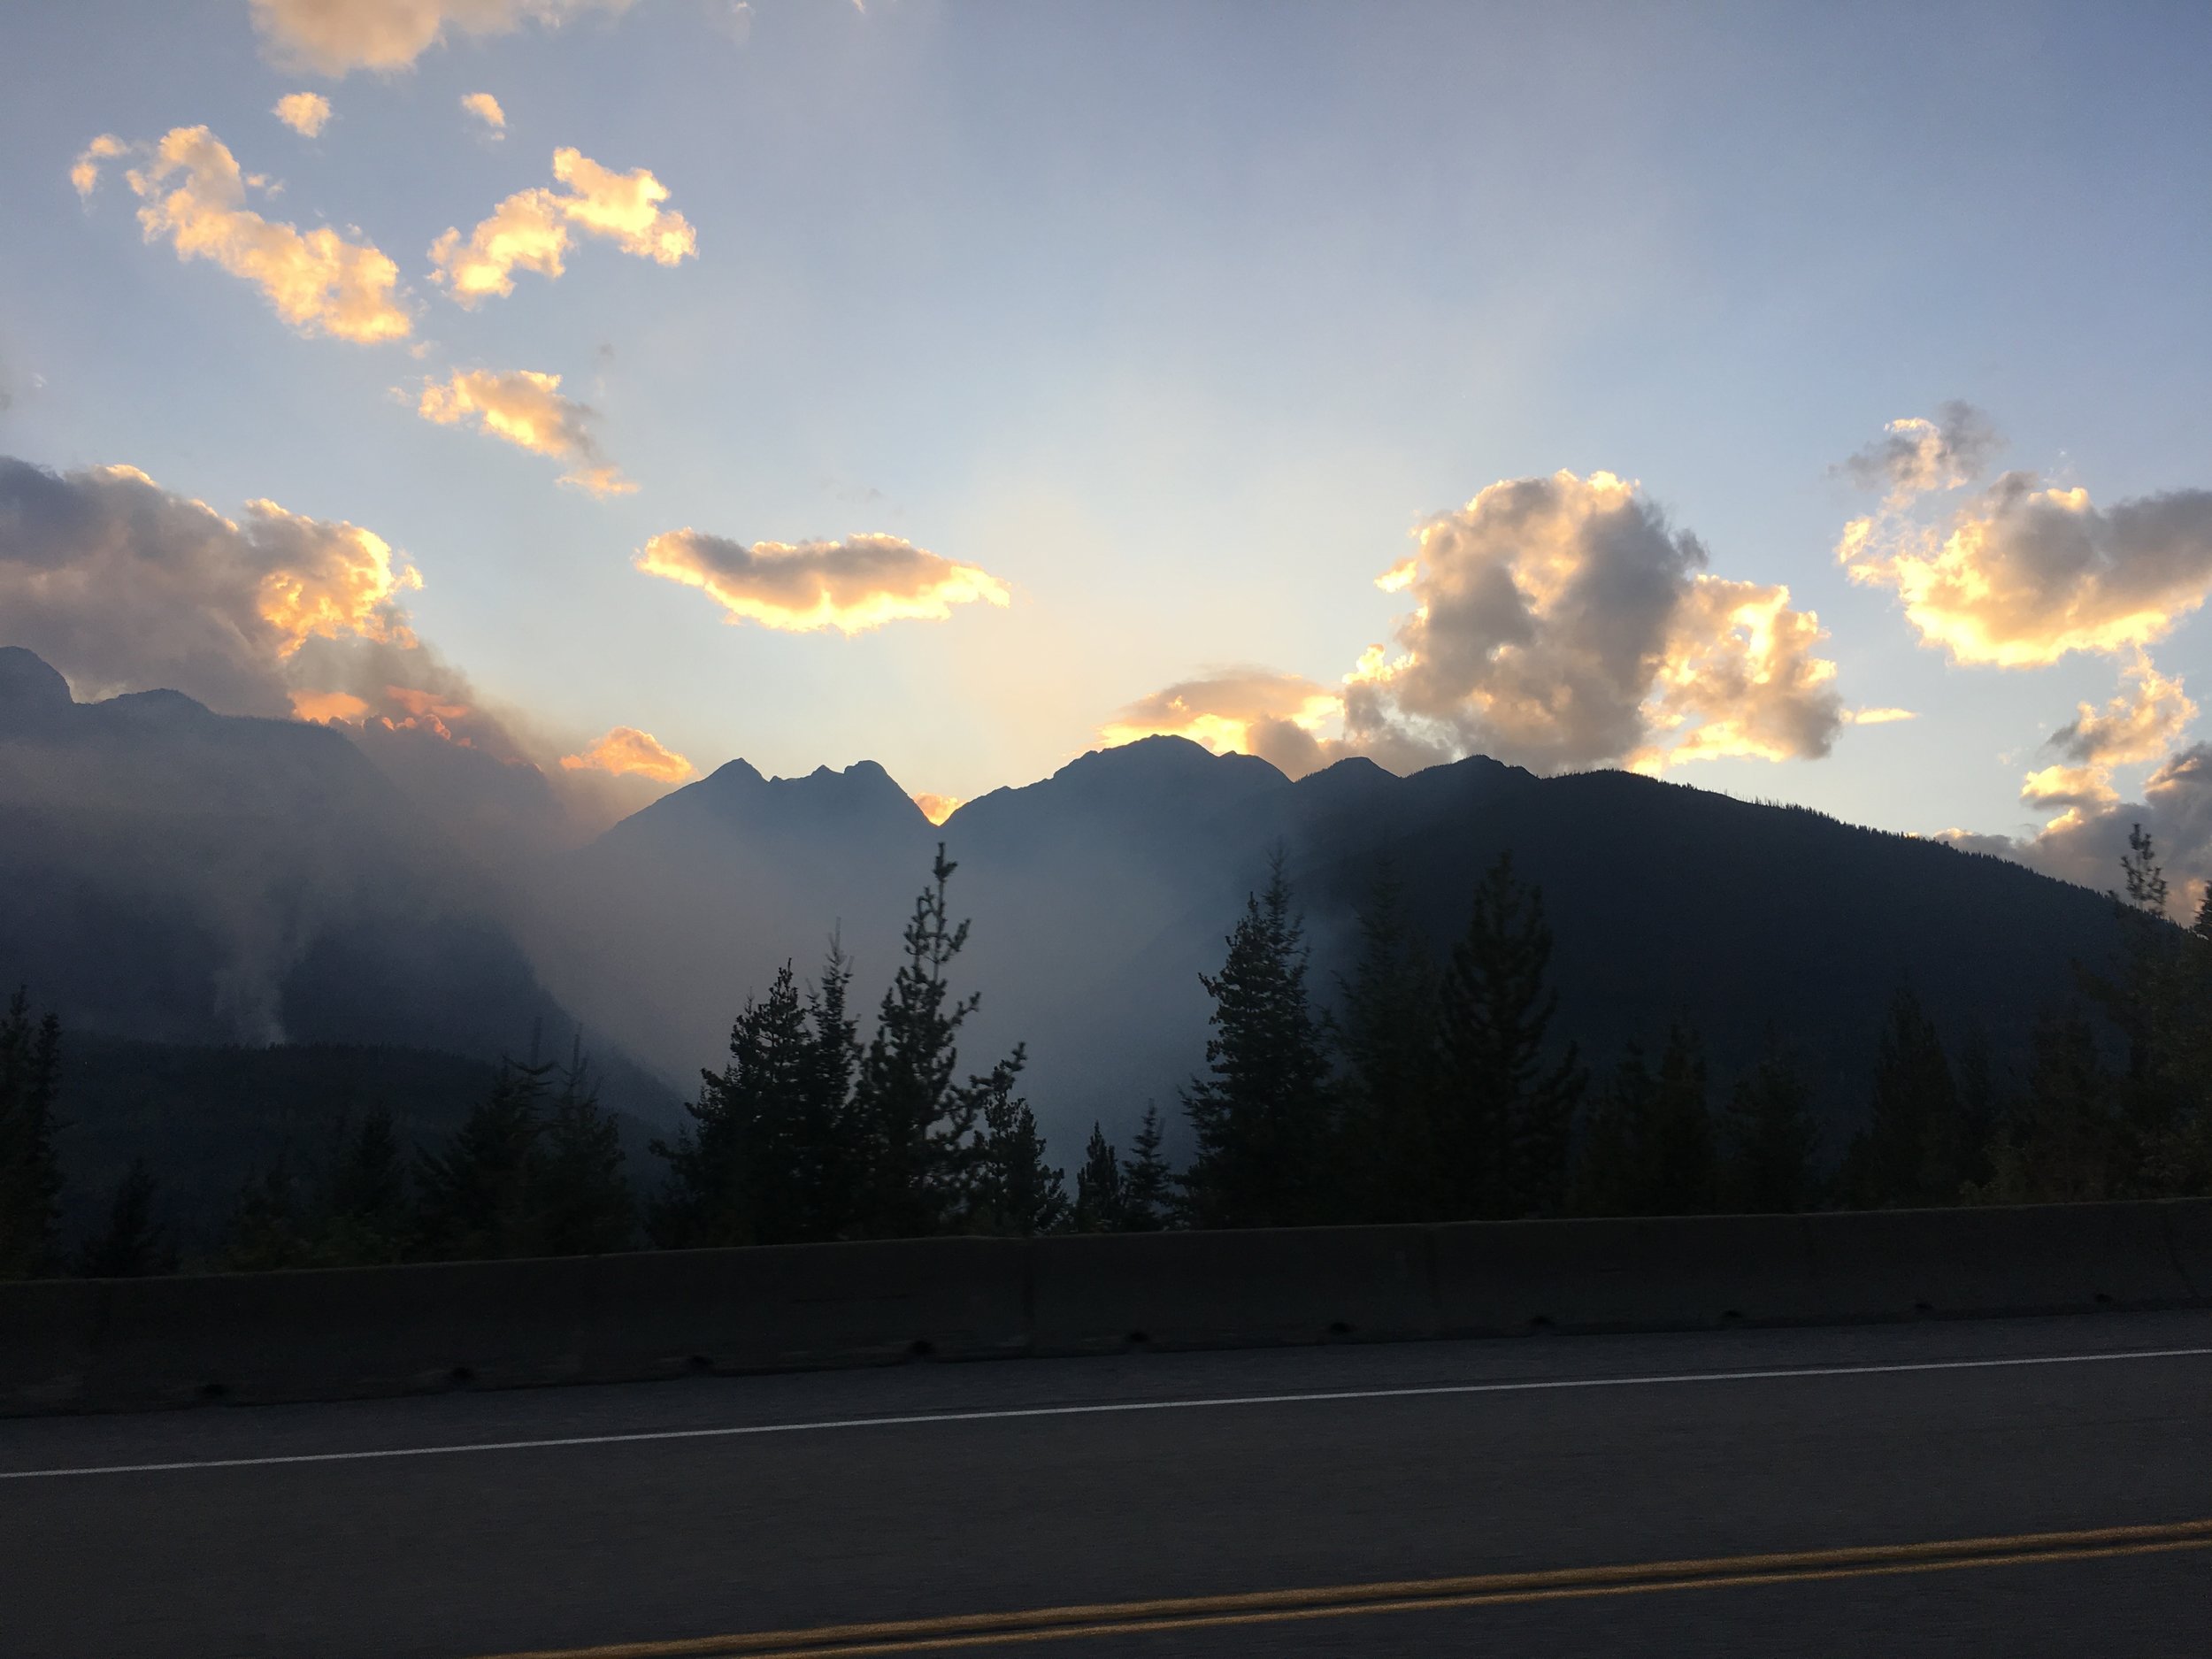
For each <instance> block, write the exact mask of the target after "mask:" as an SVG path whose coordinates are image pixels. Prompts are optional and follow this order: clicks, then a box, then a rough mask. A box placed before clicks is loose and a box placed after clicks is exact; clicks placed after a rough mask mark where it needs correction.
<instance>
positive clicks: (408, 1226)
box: [321, 1107, 414, 1267]
mask: <svg viewBox="0 0 2212 1659" xmlns="http://www.w3.org/2000/svg"><path fill="white" fill-rule="evenodd" d="M328 1189H329V1196H328V1201H327V1202H326V1206H325V1210H326V1216H325V1217H324V1225H323V1229H322V1232H323V1238H322V1240H321V1244H322V1255H323V1256H324V1257H325V1259H326V1261H327V1262H328V1263H329V1264H330V1265H332V1266H334V1267H369V1266H374V1265H377V1264H379V1263H388V1262H398V1261H403V1260H404V1259H405V1257H406V1254H407V1249H408V1245H409V1243H410V1241H411V1237H412V1234H413V1233H414V1216H413V1213H412V1211H411V1209H410V1206H409V1203H408V1192H407V1163H406V1157H405V1155H404V1153H403V1151H402V1149H401V1147H400V1141H399V1134H398V1132H397V1131H396V1129H395V1128H394V1127H393V1125H392V1114H391V1112H390V1110H388V1108H385V1107H378V1108H376V1109H375V1110H372V1111H370V1112H368V1113H367V1114H366V1115H365V1116H364V1117H363V1118H362V1119H361V1122H360V1124H359V1125H358V1126H357V1127H354V1128H352V1129H350V1130H349V1129H347V1128H346V1127H345V1126H344V1125H340V1130H339V1135H338V1147H337V1151H336V1155H335V1156H334V1158H333V1159H332V1161H331V1164H330V1178H329V1183H328Z"/></svg>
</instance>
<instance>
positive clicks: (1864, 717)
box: [1843, 709, 1920, 726]
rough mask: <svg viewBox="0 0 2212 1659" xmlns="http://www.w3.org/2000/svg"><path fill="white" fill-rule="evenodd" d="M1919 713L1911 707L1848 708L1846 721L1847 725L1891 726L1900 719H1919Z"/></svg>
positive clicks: (1845, 712)
mask: <svg viewBox="0 0 2212 1659" xmlns="http://www.w3.org/2000/svg"><path fill="white" fill-rule="evenodd" d="M1843 718H1844V723H1845V724H1846V725H1847V726H1891V725H1894V724H1895V723H1896V722H1897V721H1899V720H1917V719H1918V718H1920V716H1919V714H1918V713H1917V712H1916V710H1911V709H1846V710H1844V711H1843Z"/></svg>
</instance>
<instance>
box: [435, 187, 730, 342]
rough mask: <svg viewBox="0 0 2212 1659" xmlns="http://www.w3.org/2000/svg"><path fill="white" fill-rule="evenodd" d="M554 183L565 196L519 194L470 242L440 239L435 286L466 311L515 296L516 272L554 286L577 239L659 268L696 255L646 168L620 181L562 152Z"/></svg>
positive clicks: (687, 231) (453, 235)
mask: <svg viewBox="0 0 2212 1659" xmlns="http://www.w3.org/2000/svg"><path fill="white" fill-rule="evenodd" d="M553 177H554V178H555V180H557V181H558V182H559V183H560V184H561V185H562V186H563V187H564V188H562V189H560V190H549V189H546V188H543V187H542V186H538V187H534V188H530V189H527V190H520V191H518V192H516V193H515V194H514V195H513V196H509V197H508V198H507V199H506V200H505V201H503V202H502V203H500V204H499V205H498V206H497V207H495V208H494V209H493V210H492V211H491V216H490V217H489V218H488V219H484V220H482V221H481V222H480V223H479V224H478V225H477V227H475V228H474V229H473V230H472V231H471V232H470V233H469V234H468V235H467V236H466V237H465V238H464V237H463V236H462V234H461V233H460V232H459V231H458V230H448V231H447V232H446V233H445V234H443V235H442V236H440V237H439V238H438V240H437V241H436V242H434V243H432V244H431V248H430V262H431V264H432V265H433V266H434V267H435V269H434V273H433V276H434V280H436V281H438V282H439V283H441V284H442V285H443V286H444V288H445V289H446V291H447V292H448V293H449V294H450V295H452V296H453V297H454V298H455V299H457V300H458V301H459V302H460V303H462V304H464V305H474V304H475V303H477V302H478V301H480V300H482V299H485V298H487V297H488V296H492V295H495V294H499V295H503V294H511V293H513V292H514V291H515V279H514V273H515V272H517V271H518V270H522V271H533V272H535V273H537V274H538V275H540V276H542V277H545V278H547V279H548V280H550V279H552V278H556V277H558V276H559V275H560V274H561V273H563V272H564V271H565V270H566V269H567V266H566V265H565V263H564V259H565V255H566V254H567V252H568V248H569V240H570V235H571V234H572V233H574V234H578V235H584V236H596V237H599V238H601V239H602V240H604V241H607V242H612V243H614V245H615V246H616V247H618V248H619V249H620V250H622V251H623V252H624V253H626V254H631V255H634V256H635V257H638V258H641V259H650V260H652V261H654V262H655V263H656V264H658V265H680V264H681V263H682V262H683V261H684V260H685V259H687V258H689V257H692V256H693V255H695V254H696V253H697V252H698V251H699V240H698V235H697V234H696V233H695V231H694V230H693V229H692V227H691V225H690V223H689V222H688V221H687V220H686V219H685V218H684V216H683V215H682V214H681V213H677V212H672V211H669V210H668V209H666V208H664V207H663V206H662V205H661V204H662V203H664V202H665V201H666V200H667V199H668V187H667V186H666V185H664V184H663V183H662V182H661V181H660V180H658V179H657V178H655V177H654V176H653V175H652V174H651V173H649V172H648V171H647V170H646V169H644V168H643V167H638V168H635V169H633V170H632V171H631V172H628V173H616V172H614V171H612V170H611V169H610V168H607V167H603V166H601V165H599V164H598V163H597V162H595V161H594V160H592V159H591V158H590V157H588V156H585V155H583V154H581V153H580V152H579V151H577V150H555V151H554V152H553Z"/></svg>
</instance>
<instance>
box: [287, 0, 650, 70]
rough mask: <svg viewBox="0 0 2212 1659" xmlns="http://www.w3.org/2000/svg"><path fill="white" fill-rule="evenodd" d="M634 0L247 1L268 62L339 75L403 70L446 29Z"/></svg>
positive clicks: (484, 30) (488, 31) (478, 27)
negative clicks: (371, 70)
mask: <svg viewBox="0 0 2212 1659" xmlns="http://www.w3.org/2000/svg"><path fill="white" fill-rule="evenodd" d="M633 4H635V0H253V20H254V27H256V28H257V29H258V30H260V32H261V36H262V40H263V42H264V50H265V51H266V53H267V55H268V57H269V58H271V59H272V61H273V62H275V63H277V64H279V65H282V66H284V67H286V68H292V69H311V70H314V71H316V72H317V73H320V74H326V75H334V76H335V75H343V74H347V73H350V72H352V71H353V70H356V69H383V70H396V69H405V68H408V67H410V66H411V65H413V64H414V62H415V60H416V59H417V58H420V57H421V56H422V55H423V54H424V53H425V52H426V51H428V50H430V49H431V48H432V47H434V46H436V45H438V44H440V43H441V42H442V41H443V40H444V39H445V38H446V35H447V33H448V32H449V31H454V32H457V33H459V34H463V35H505V34H508V33H511V31H513V30H515V29H518V28H519V27H522V25H523V24H524V23H525V22H535V23H541V24H547V25H557V24H559V23H562V22H565V21H566V20H568V19H572V18H576V17H580V16H581V15H583V14H584V13H586V12H604V13H607V14H608V15H610V16H618V15H619V14H621V13H622V12H626V11H628V10H629V8H630V7H631V6H632V5H633Z"/></svg>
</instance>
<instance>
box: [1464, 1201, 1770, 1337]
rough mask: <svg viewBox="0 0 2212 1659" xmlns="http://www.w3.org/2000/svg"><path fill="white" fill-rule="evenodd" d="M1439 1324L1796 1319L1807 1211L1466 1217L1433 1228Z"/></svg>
mask: <svg viewBox="0 0 2212 1659" xmlns="http://www.w3.org/2000/svg"><path fill="white" fill-rule="evenodd" d="M1432 1232H1433V1233H1434V1235H1435V1240H1436V1283H1437V1298H1438V1319H1437V1323H1438V1325H1439V1328H1440V1331H1441V1332H1442V1333H1444V1334H1445V1335H1448V1336H1505V1335H1517V1334H1521V1333H1526V1332H1529V1331H1537V1330H1546V1329H1556V1330H1562V1331H1653V1330H1673V1331H1682V1330H1704V1329H1709V1328H1714V1327H1718V1326H1724V1325H1739V1324H1740V1325H1772V1324H1780V1323H1787V1322H1790V1321H1793V1320H1795V1319H1798V1318H1801V1317H1804V1316H1803V1313H1802V1311H1801V1310H1802V1309H1803V1307H1804V1304H1805V1300H1806V1296H1807V1294H1808V1292H1809V1288H1810V1286H1811V1279H1812V1261H1811V1254H1810V1250H1809V1246H1808V1243H1807V1240H1806V1237H1805V1229H1804V1225H1803V1217H1797V1216H1681V1217H1660V1218H1647V1217H1639V1218H1631V1219H1623V1220H1592V1221H1469V1222H1460V1223H1457V1224H1455V1225H1448V1226H1440V1227H1436V1228H1434V1229H1432Z"/></svg>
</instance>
